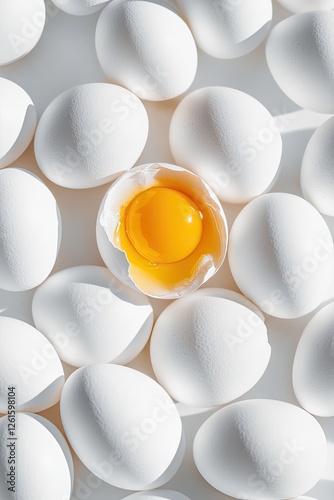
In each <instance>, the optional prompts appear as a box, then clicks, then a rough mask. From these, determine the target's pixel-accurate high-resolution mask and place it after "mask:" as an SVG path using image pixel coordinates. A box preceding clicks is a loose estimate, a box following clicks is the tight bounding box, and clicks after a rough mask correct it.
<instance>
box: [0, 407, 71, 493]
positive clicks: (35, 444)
mask: <svg viewBox="0 0 334 500" xmlns="http://www.w3.org/2000/svg"><path fill="white" fill-rule="evenodd" d="M15 420H16V422H15V438H16V440H12V437H10V436H9V435H8V420H7V416H4V417H2V418H0V468H1V470H3V471H9V467H10V464H9V463H8V457H9V456H10V453H12V455H11V458H12V459H14V460H15V462H14V463H11V466H12V467H14V470H15V480H14V482H15V491H16V492H15V499H16V500H45V499H46V498H47V499H48V500H70V497H71V490H72V481H73V462H72V458H71V453H70V450H69V448H68V446H67V444H66V441H65V439H64V437H63V436H62V434H61V433H60V431H59V430H58V429H57V428H56V427H55V426H54V425H53V424H52V423H51V422H49V421H48V420H46V419H45V418H43V417H41V416H40V415H33V414H30V413H18V414H16V416H15ZM12 443H14V444H12ZM8 445H10V446H11V448H10V447H8ZM6 480H7V478H6V479H5V478H4V475H3V474H2V475H1V480H0V496H1V500H12V499H13V495H14V494H13V492H12V491H9V490H8V486H10V485H8V484H7V483H6Z"/></svg>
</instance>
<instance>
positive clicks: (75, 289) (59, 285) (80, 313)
mask: <svg viewBox="0 0 334 500" xmlns="http://www.w3.org/2000/svg"><path fill="white" fill-rule="evenodd" d="M32 313H33V318H34V322H35V325H36V327H37V328H38V329H39V330H40V331H41V332H42V333H43V334H44V335H45V336H46V337H47V338H48V339H49V340H50V342H51V343H52V344H53V345H54V346H55V348H56V350H57V352H58V354H59V356H60V358H61V359H62V360H63V361H65V362H66V363H69V364H70V365H72V366H84V365H87V364H91V363H103V362H105V363H109V362H113V363H119V364H126V363H128V362H129V361H131V360H132V359H133V358H135V357H136V356H137V355H138V354H139V352H140V351H141V350H142V349H143V348H144V346H145V344H146V342H147V340H148V338H149V336H150V333H151V330H152V325H153V310H152V306H151V304H150V302H149V299H148V298H147V297H145V296H144V295H143V294H142V293H138V292H135V291H134V290H132V289H130V288H128V287H126V286H125V285H123V283H120V282H119V281H118V280H117V279H116V278H115V277H114V276H113V275H112V274H111V273H110V271H109V270H108V269H106V268H105V267H98V266H77V267H72V268H69V269H63V270H62V271H59V272H58V273H55V274H53V275H52V276H50V277H49V278H48V279H47V280H46V281H45V282H44V283H43V284H42V285H41V286H40V287H38V289H37V290H36V292H35V295H34V298H33V302H32Z"/></svg>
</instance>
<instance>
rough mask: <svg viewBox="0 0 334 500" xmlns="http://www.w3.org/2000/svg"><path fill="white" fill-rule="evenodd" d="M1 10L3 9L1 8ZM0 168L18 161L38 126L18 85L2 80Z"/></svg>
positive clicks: (30, 104) (0, 96)
mask: <svg viewBox="0 0 334 500" xmlns="http://www.w3.org/2000/svg"><path fill="white" fill-rule="evenodd" d="M0 9H1V7H0ZM0 109H1V113H0V131H1V132H0V168H2V167H6V166H7V165H9V164H10V163H12V162H13V161H15V160H16V158H18V157H19V156H20V155H21V154H22V153H23V152H24V151H25V150H26V148H27V147H28V146H29V144H30V142H31V139H32V138H33V136H34V133H35V128H36V124H37V116H36V109H35V106H34V103H33V102H32V100H31V99H30V97H29V96H28V94H27V93H26V92H25V91H24V90H23V89H22V88H21V87H20V86H19V85H16V83H14V82H12V81H10V80H6V78H0Z"/></svg>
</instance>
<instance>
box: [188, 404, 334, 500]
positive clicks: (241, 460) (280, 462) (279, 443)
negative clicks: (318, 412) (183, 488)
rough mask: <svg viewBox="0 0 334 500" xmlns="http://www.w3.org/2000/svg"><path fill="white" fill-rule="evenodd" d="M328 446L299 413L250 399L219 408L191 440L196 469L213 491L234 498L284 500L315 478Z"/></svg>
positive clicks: (304, 414)
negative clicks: (214, 489)
mask: <svg viewBox="0 0 334 500" xmlns="http://www.w3.org/2000/svg"><path fill="white" fill-rule="evenodd" d="M326 456H327V442H326V437H325V434H324V432H323V430H322V428H321V426H320V424H319V423H318V422H317V421H316V420H315V418H314V417H312V416H311V415H310V414H309V413H307V412H306V411H304V410H302V409H301V408H299V407H297V406H294V405H291V404H289V403H285V402H282V401H274V400H266V399H255V400H248V401H240V402H237V403H233V404H231V405H229V406H226V407H225V408H222V409H221V410H219V411H218V412H216V413H215V414H214V415H212V416H211V417H209V419H208V420H207V421H206V422H204V424H203V425H202V426H201V427H200V429H199V431H198V432H197V434H196V437H195V440H194V458H195V463H196V466H197V468H198V470H199V472H200V473H201V474H202V476H203V477H204V479H206V481H208V483H209V484H211V485H212V486H213V487H214V488H216V489H217V490H219V491H221V492H223V493H225V494H226V495H230V496H231V497H233V498H239V499H242V498H251V499H252V500H262V499H263V500H277V499H278V498H279V499H281V500H283V499H288V498H294V497H296V496H298V495H302V494H303V493H305V492H306V491H308V490H309V489H310V488H312V487H313V486H314V485H315V484H316V482H317V481H318V480H319V479H320V476H321V473H322V470H323V467H324V465H325V462H326Z"/></svg>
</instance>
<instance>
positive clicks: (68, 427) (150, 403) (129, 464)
mask: <svg viewBox="0 0 334 500" xmlns="http://www.w3.org/2000/svg"><path fill="white" fill-rule="evenodd" d="M61 417H62V422H63V425H64V429H65V432H66V435H67V437H68V439H69V441H70V443H71V445H72V447H73V449H74V451H75V453H76V454H77V455H78V457H79V458H80V460H81V461H82V462H83V463H84V465H85V466H86V467H87V468H88V469H89V470H90V471H91V472H92V473H93V474H95V475H96V476H97V477H99V478H100V479H102V480H103V481H105V482H107V483H109V484H112V485H113V486H117V487H118V488H124V489H128V490H141V489H152V488H156V487H159V486H161V485H162V484H164V483H165V482H167V481H169V479H170V478H171V477H172V476H173V475H174V474H175V472H176V471H177V469H178V468H179V466H180V463H181V461H182V457H183V453H184V441H183V436H182V423H181V418H180V416H179V414H178V412H177V409H176V407H175V405H174V403H173V401H172V399H171V398H170V397H169V396H168V394H167V393H166V392H165V391H164V389H162V387H160V386H159V384H157V382H155V381H154V380H152V379H151V378H150V377H148V376H147V375H144V374H143V373H141V372H138V371H136V370H133V369H132V368H127V367H124V366H120V365H112V364H101V365H90V366H86V367H83V368H79V369H78V370H77V371H75V372H74V373H73V374H72V375H71V376H70V377H69V378H68V379H67V381H66V383H65V386H64V390H63V392H62V396H61Z"/></svg>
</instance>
